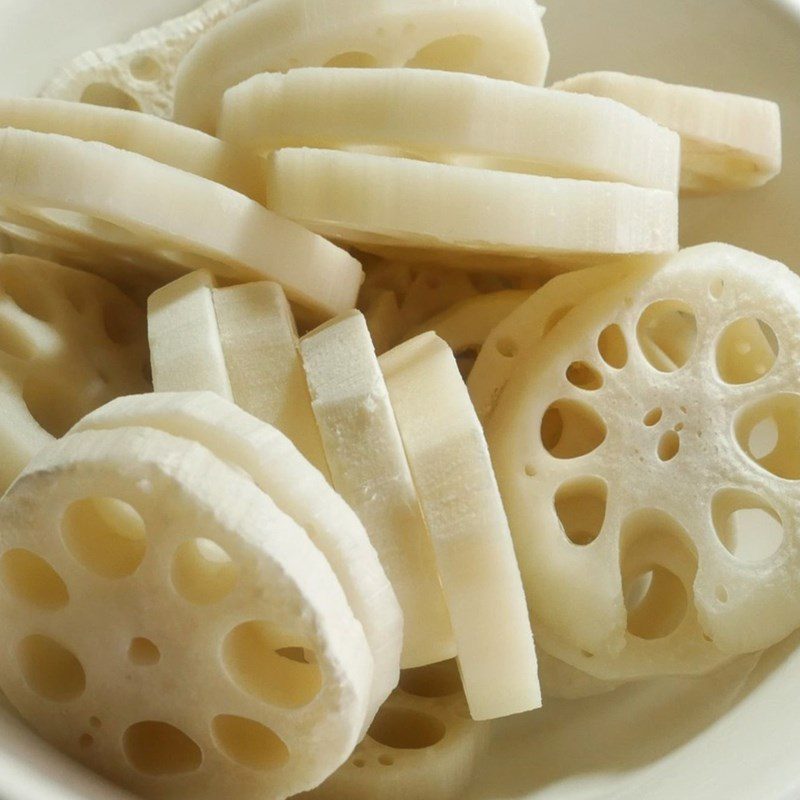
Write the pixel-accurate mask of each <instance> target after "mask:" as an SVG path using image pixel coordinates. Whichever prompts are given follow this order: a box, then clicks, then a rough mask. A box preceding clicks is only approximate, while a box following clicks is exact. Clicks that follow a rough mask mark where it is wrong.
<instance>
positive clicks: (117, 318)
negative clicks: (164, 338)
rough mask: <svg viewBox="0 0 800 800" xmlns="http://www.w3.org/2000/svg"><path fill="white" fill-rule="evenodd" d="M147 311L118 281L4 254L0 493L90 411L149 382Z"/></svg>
mask: <svg viewBox="0 0 800 800" xmlns="http://www.w3.org/2000/svg"><path fill="white" fill-rule="evenodd" d="M147 367H148V363H147V340H146V335H145V319H144V314H143V313H142V312H141V311H140V310H139V309H138V308H137V307H136V306H135V305H134V304H133V303H132V302H131V301H130V300H129V299H128V298H127V297H125V296H124V295H123V294H122V292H120V291H119V289H117V288H116V287H114V286H112V285H111V284H110V283H108V282H106V281H104V280H103V279H102V278H98V277H96V276H95V275H89V274H87V273H85V272H78V271H76V270H73V269H69V268H67V267H62V266H59V265H58V264H53V263H50V262H47V261H40V260H38V259H33V258H29V257H26V256H18V255H0V409H2V413H0V450H2V459H0V494H2V493H3V492H4V491H5V490H6V489H7V488H8V486H9V484H10V483H11V482H12V481H13V480H14V478H15V477H16V476H17V474H18V473H19V472H20V471H21V470H22V468H23V467H24V466H25V465H26V464H27V463H28V461H29V460H30V459H31V457H32V456H33V455H34V454H35V453H36V452H37V451H38V450H40V449H41V448H42V447H44V446H45V445H46V444H47V443H48V442H50V441H51V440H52V438H53V437H54V436H55V437H58V436H61V435H62V434H64V433H65V432H66V431H67V430H68V429H69V428H70V427H71V426H72V425H74V424H75V422H77V421H78V420H79V419H80V418H81V417H82V416H83V415H84V414H87V413H88V412H89V411H92V410H93V409H95V408H97V407H98V406H101V405H103V403H106V402H108V401H109V400H112V399H113V398H115V397H117V396H119V395H125V394H131V393H138V392H145V391H147V390H148V389H149V381H148V379H147V378H146V377H145V374H146V372H147Z"/></svg>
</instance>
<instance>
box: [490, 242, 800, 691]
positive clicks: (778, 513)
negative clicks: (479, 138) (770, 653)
mask: <svg viewBox="0 0 800 800" xmlns="http://www.w3.org/2000/svg"><path fill="white" fill-rule="evenodd" d="M798 316H800V282H798V279H797V278H796V277H795V276H794V275H793V274H792V273H791V272H790V271H789V270H788V269H787V268H786V267H784V266H783V265H781V264H778V263H776V262H773V261H769V260H768V259H766V258H762V257H761V256H758V255H755V254H753V253H749V252H747V251H743V250H739V249H737V248H735V247H732V246H728V245H719V244H711V245H704V246H701V247H696V248H691V249H687V250H684V251H682V252H681V253H680V254H678V255H676V256H675V257H673V258H672V259H671V260H670V261H668V262H667V263H666V264H664V265H663V266H661V267H660V268H658V267H656V268H652V269H651V270H650V271H647V270H640V271H638V272H637V273H636V274H634V275H633V276H631V277H629V278H627V279H625V280H624V281H623V282H622V283H620V284H619V285H617V286H615V287H614V288H611V289H609V290H607V291H605V292H602V293H600V294H596V295H594V296H593V297H592V298H591V299H590V300H589V301H587V302H585V303H584V304H583V305H581V306H579V307H578V308H577V309H575V310H574V311H572V312H571V313H570V314H569V315H568V316H567V317H565V318H564V320H562V322H560V323H559V324H558V326H557V327H556V328H555V329H554V330H553V331H552V333H551V334H550V335H549V336H547V337H546V338H545V339H544V340H542V342H541V343H540V345H539V347H538V348H536V349H535V350H534V351H532V352H531V353H530V354H529V356H528V357H527V359H526V360H525V361H524V362H522V363H521V364H520V365H519V366H518V367H517V369H516V371H515V372H514V376H513V377H512V379H511V381H510V382H509V384H508V385H507V387H506V390H505V391H504V393H503V396H502V398H501V400H500V403H499V405H498V406H497V408H496V410H495V412H494V414H493V415H492V417H491V419H490V421H489V425H488V428H487V438H488V440H489V443H490V447H491V450H492V456H493V461H494V465H495V469H496V472H497V478H498V483H499V485H500V487H501V492H502V494H503V500H504V503H505V507H506V510H507V512H508V516H509V522H510V525H511V529H512V532H513V535H514V540H515V546H516V552H517V555H518V558H519V562H520V568H521V570H522V573H523V577H524V581H525V586H526V589H527V596H528V602H529V606H530V610H531V615H532V620H533V624H534V630H535V631H536V634H537V641H538V643H539V645H540V646H541V647H542V648H543V649H545V650H546V651H547V652H549V653H550V654H551V655H554V656H556V657H557V658H560V659H561V660H564V661H567V662H569V663H571V664H573V665H574V666H577V667H579V668H580V669H582V670H584V671H586V672H589V673H591V674H593V675H595V676H597V677H600V678H603V679H606V680H624V679H635V678H641V677H645V676H650V675H658V674H679V673H699V672H703V671H708V670H709V669H711V668H712V667H714V666H716V665H717V664H719V663H720V662H721V661H723V660H724V659H726V658H730V657H731V656H734V655H737V654H740V653H747V652H753V651H756V650H760V649H763V648H765V647H768V646H769V645H771V644H774V643H775V642H777V641H778V640H780V639H782V638H783V637H785V636H786V635H788V634H789V633H790V632H791V631H792V630H794V629H795V628H796V627H797V624H798V621H800V588H798V585H797V580H796V576H797V569H798V563H797V561H798V556H797V542H798V537H799V536H800V530H799V529H798V527H799V525H800V520H798V513H797V507H798V493H799V492H800V486H799V485H798V483H797V481H798V479H800V446H798V444H797V431H798V429H800V416H798V415H800V394H798V392H797V389H798V386H797V368H796V364H797V362H798V359H799V358H800V343H798V338H797V335H796V331H797V327H798ZM609 340H611V341H616V342H617V345H616V346H615V347H614V348H612V349H611V350H608V349H607V347H606V345H605V343H606V342H607V341H609ZM610 352H611V353H613V354H614V358H613V359H612V358H609V353H610Z"/></svg>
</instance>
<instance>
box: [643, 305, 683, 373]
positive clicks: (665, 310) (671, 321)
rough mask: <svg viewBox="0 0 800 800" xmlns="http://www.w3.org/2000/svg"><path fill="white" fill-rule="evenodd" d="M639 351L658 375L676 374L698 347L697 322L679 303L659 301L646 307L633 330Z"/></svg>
mask: <svg viewBox="0 0 800 800" xmlns="http://www.w3.org/2000/svg"><path fill="white" fill-rule="evenodd" d="M636 336H637V339H638V341H639V347H640V348H641V350H642V353H643V354H644V357H645V358H646V359H647V361H648V362H649V363H650V365H651V366H652V367H653V368H655V369H657V370H658V371H659V372H675V371H676V370H679V369H680V368H681V367H683V366H685V365H686V363H687V362H688V361H689V359H690V358H691V357H692V353H694V349H695V345H696V343H697V319H696V317H695V315H694V312H693V311H692V309H691V307H690V306H688V305H687V304H686V303H684V302H681V301H680V300H659V301H658V302H657V303H653V304H651V305H649V306H648V307H647V308H646V309H645V310H644V312H643V313H642V316H641V317H639V324H638V325H637V326H636Z"/></svg>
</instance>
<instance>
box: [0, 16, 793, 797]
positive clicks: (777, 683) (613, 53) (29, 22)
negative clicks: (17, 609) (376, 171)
mask: <svg viewBox="0 0 800 800" xmlns="http://www.w3.org/2000/svg"><path fill="white" fill-rule="evenodd" d="M196 3H197V0H115V2H113V3H110V2H108V0H0V94H33V93H35V92H36V90H37V89H38V87H39V86H41V84H42V83H43V82H44V81H45V80H46V79H47V78H48V77H49V75H50V74H51V73H52V71H53V69H54V68H55V67H56V66H57V65H59V64H60V63H62V62H64V61H65V60H67V59H68V58H70V57H71V56H73V55H75V54H77V53H79V52H81V51H82V50H84V49H87V48H90V47H97V46H99V45H102V44H106V43H110V42H113V41H116V40H119V39H120V38H124V37H125V36H127V35H129V34H131V33H133V32H134V31H136V30H138V29H140V28H142V27H145V26H147V25H150V24H153V23H155V22H157V21H159V20H160V19H164V18H166V17H168V16H173V15H176V14H180V13H183V12H185V11H187V10H189V9H190V8H191V7H193V6H194V5H196ZM546 19H547V28H548V33H549V35H550V42H551V48H552V51H553V66H552V70H551V78H552V79H553V80H556V79H560V78H566V77H568V76H569V75H572V74H574V73H577V72H583V71H587V70H596V69H617V70H623V71H629V72H636V73H641V74H645V75H652V76H654V77H658V78H663V79H665V80H669V81H676V82H681V83H689V84H697V85H703V86H709V87H712V88H717V89H723V90H728V91H736V92H741V93H745V94H754V95H760V96H764V97H769V98H772V99H774V100H777V101H778V102H779V103H780V104H781V107H782V110H783V118H784V156H785V163H786V167H785V169H784V172H783V174H782V175H781V177H780V178H779V179H778V180H776V181H774V182H773V183H771V184H770V185H769V186H768V187H767V188H765V189H763V190H759V191H757V192H753V193H750V194H742V195H733V196H730V197H725V198H722V199H719V198H710V199H693V200H690V201H685V202H684V204H683V219H682V240H683V242H684V243H685V244H694V243H697V242H700V241H709V240H722V241H729V242H733V243H734V244H738V245H741V246H744V247H749V248H751V249H754V250H758V251H760V252H762V253H764V254H766V255H769V256H772V257H775V258H778V259H780V260H782V261H784V262H786V263H788V264H789V265H790V266H793V267H795V268H796V269H797V268H800V0H791V2H790V1H789V0H784V2H780V1H779V0H602V2H601V0H552V2H551V7H550V8H549V10H548V13H547V18H546ZM97 645H98V647H102V646H103V643H102V642H101V641H98V643H97ZM797 645H800V636H795V637H793V639H792V640H790V641H787V642H785V643H784V644H782V645H779V646H778V647H776V648H773V650H772V651H770V652H769V653H768V654H767V655H766V656H765V657H764V659H762V661H761V662H760V663H759V664H758V666H757V667H756V668H755V671H754V672H752V674H750V675H749V677H748V675H747V670H742V669H741V668H739V667H737V666H734V667H733V668H730V669H728V670H727V671H726V672H723V673H722V674H720V675H716V676H713V677H710V678H706V679H702V680H695V681H691V680H667V681H660V682H657V683H654V684H649V685H641V686H633V687H627V688H623V689H620V690H618V691H617V692H614V693H612V694H610V695H607V696H604V697H600V698H594V699H591V700H583V701H574V702H571V703H567V702H556V703H551V704H549V705H548V707H547V708H546V709H545V710H543V711H541V712H538V713H536V714H532V715H526V716H523V717H519V718H515V719H512V720H507V721H505V722H503V723H500V724H498V725H497V735H496V737H495V740H494V743H493V745H492V747H491V749H490V751H489V753H488V755H487V757H486V758H485V759H484V760H483V762H482V763H481V764H480V765H479V769H478V774H477V776H476V780H475V784H474V786H473V788H472V790H471V791H470V793H469V795H468V800H501V799H502V800H506V798H515V799H516V800H525V799H526V798H527V799H528V800H533V799H534V798H535V800H601V799H603V798H605V799H610V798H614V800H626V798H629V799H630V800H675V798H681V799H682V800H722V798H724V800H796V798H798V797H800V758H799V757H798V747H797V744H796V743H797V742H798V741H800V713H798V712H797V704H798V699H797V696H798V688H800V652H795V647H796V646H797ZM127 796H128V795H126V794H125V793H124V792H121V791H120V790H118V789H116V788H114V787H112V786H110V785H109V784H106V783H105V782H103V781H102V780H101V779H99V778H96V777H95V776H93V775H91V774H90V773H88V772H86V771H85V770H83V769H82V768H81V767H80V766H78V765H76V764H74V763H73V762H71V761H69V760H68V759H66V758H64V757H62V756H61V755H59V754H57V753H55V752H54V751H53V750H51V749H50V748H49V747H48V746H47V745H45V744H43V743H42V742H40V741H39V740H38V739H37V738H36V737H35V736H34V735H33V734H32V733H30V732H29V731H28V730H27V729H26V728H25V727H23V726H22V725H21V724H20V723H18V722H17V721H16V720H15V718H14V717H13V716H12V715H11V714H10V713H8V712H5V711H3V710H2V709H0V797H2V798H3V800H56V799H58V800H79V799H80V800H100V799H101V798H102V800H116V798H123V797H127ZM220 800H227V799H223V798H220ZM231 800H234V799H233V798H231ZM343 800H344V799H343ZM409 800H425V798H409Z"/></svg>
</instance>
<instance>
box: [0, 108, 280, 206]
mask: <svg viewBox="0 0 800 800" xmlns="http://www.w3.org/2000/svg"><path fill="white" fill-rule="evenodd" d="M0 128H17V129H19V130H28V131H38V132H39V133H58V134H61V135H62V136H71V137H72V138H73V139H80V140H82V141H85V142H105V143H106V144H109V145H111V146H112V147H118V148H119V149H120V150H128V151H130V152H132V153H139V154H140V155H143V156H147V157H148V158H152V159H153V160H154V161H159V162H161V163H162V164H167V165H168V166H170V167H175V168H176V169H182V170H184V171H186V172H191V173H193V174H195V175H199V176H200V177H202V178H208V180H210V181H214V182H215V183H221V184H222V185H223V186H228V187H229V188H231V189H234V190H236V191H237V192H241V193H242V194H246V195H247V196H248V197H251V198H253V199H254V200H258V201H259V202H263V201H264V167H263V161H262V160H261V159H259V158H257V157H255V156H253V155H251V154H249V153H247V152H246V151H242V150H239V149H238V148H237V147H234V146H231V145H230V144H227V143H226V142H221V141H220V140H219V139H215V138H214V137H213V136H208V135H207V134H204V133H201V132H200V131H196V130H195V129H194V128H186V127H184V126H183V125H176V124H175V123H174V122H168V121H167V120H164V119H158V117H153V116H150V115H149V114H141V113H139V112H137V111H127V110H124V109H119V108H101V107H100V106H96V105H85V104H83V103H70V102H67V101H64V100H45V99H42V98H34V97H6V98H0Z"/></svg>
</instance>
